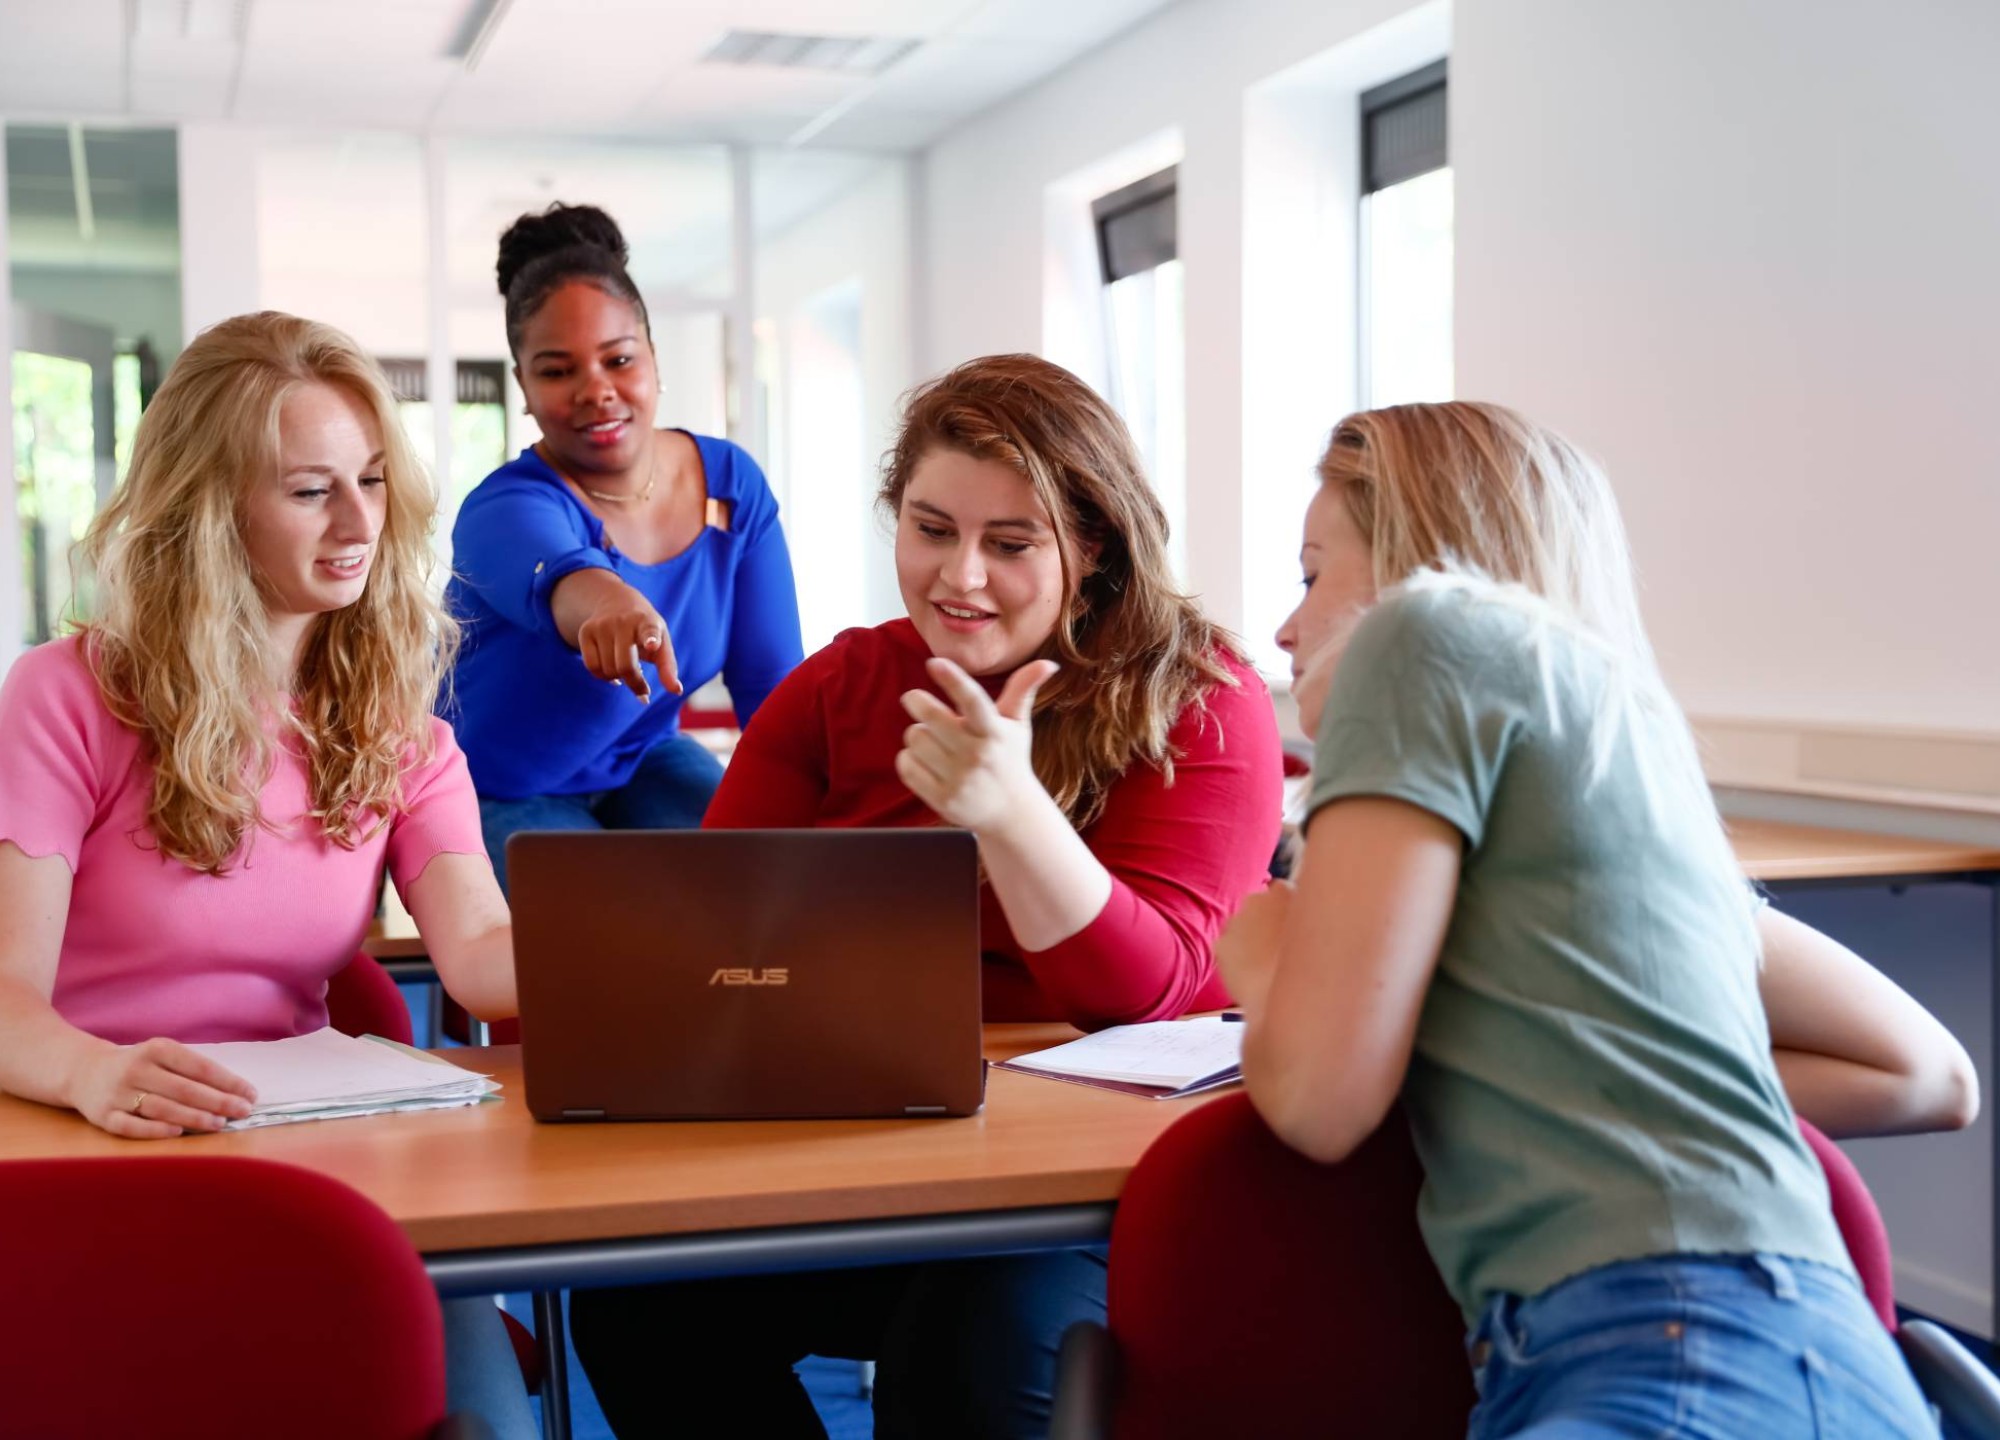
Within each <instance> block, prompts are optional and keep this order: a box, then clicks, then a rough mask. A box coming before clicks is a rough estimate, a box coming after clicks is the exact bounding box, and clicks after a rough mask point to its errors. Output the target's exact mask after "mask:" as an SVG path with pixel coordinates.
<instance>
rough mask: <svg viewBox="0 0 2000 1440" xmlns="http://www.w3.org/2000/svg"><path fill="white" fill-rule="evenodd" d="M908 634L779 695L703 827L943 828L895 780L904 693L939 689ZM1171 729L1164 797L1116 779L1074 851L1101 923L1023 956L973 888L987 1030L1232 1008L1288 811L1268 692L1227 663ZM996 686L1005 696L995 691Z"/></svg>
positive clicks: (876, 643)
mask: <svg viewBox="0 0 2000 1440" xmlns="http://www.w3.org/2000/svg"><path fill="white" fill-rule="evenodd" d="M929 658H930V650H929V647H927V646H926V645H925V644H924V642H923V640H922V639H921V638H920V637H919V636H918V634H917V630H916V627H915V626H914V625H912V624H911V623H910V622H909V621H908V620H892V621H890V622H889V623H888V624H886V625H880V626H877V627H876V628H874V629H872V630H848V631H846V632H844V633H842V634H841V635H839V636H837V637H835V639H834V641H833V643H832V644H830V645H828V646H827V647H826V648H825V649H824V650H821V651H820V652H818V653H817V654H815V655H812V656H809V657H808V658H807V659H806V661H805V663H803V664H802V665H800V666H799V667H798V668H797V669H796V670H794V671H793V672H792V673H791V675H790V676H788V677H787V678H786V679H785V680H784V681H783V682H782V683H781V684H780V685H779V686H778V688H777V689H776V690H774V691H773V692H772V693H771V696H770V698H769V699H767V700H766V701H765V702H764V704H763V706H762V708H760V709H759V710H758V712H757V715H756V718H755V719H754V720H753V721H752V722H751V724H750V727H749V729H747V730H746V731H745V732H744V734H743V739H742V743H741V744H739V745H738V746H737V747H736V753H735V755H734V756H733V757H731V759H730V762H729V768H728V770H727V771H725V772H724V774H723V778H722V788H721V789H719V790H718V791H716V794H715V799H714V801H713V802H712V803H711V804H710V805H709V808H708V816H707V819H706V821H705V822H704V823H705V824H706V825H708V826H709V827H711V828H718V829H738V830H740V829H804V828H811V827H817V826H823V825H824V826H917V825H935V824H937V823H938V817H937V814H936V812H935V811H933V810H932V809H931V808H930V807H929V806H927V805H925V804H924V803H923V802H922V801H921V800H919V799H917V797H916V796H915V795H913V794H911V793H910V791H909V789H908V787H906V786H905V785H904V784H903V782H902V781H901V780H899V779H898V778H897V777H896V768H895V761H896V753H897V751H899V750H900V749H901V748H902V743H903V731H904V729H905V728H906V727H907V726H908V725H909V723H910V721H909V717H908V716H907V715H906V714H905V713H904V712H903V707H902V705H901V703H900V700H899V697H900V696H901V695H902V694H903V693H904V692H905V691H907V690H915V689H924V690H929V691H931V692H932V693H933V694H937V693H938V690H937V687H936V686H935V685H934V684H932V682H931V679H930V676H929V675H928V674H927V673H926V672H925V670H924V661H926V660H927V659H929ZM1226 663H1227V664H1228V666H1229V669H1230V671H1231V672H1232V673H1233V674H1234V675H1235V676H1236V679H1237V682H1238V683H1237V685H1235V686H1234V687H1232V686H1228V685H1217V686H1215V687H1213V688H1212V689H1211V690H1210V691H1209V692H1208V694H1207V696H1206V697H1205V704H1202V705H1190V706H1189V707H1188V709H1187V710H1186V711H1185V712H1183V714H1182V715H1181V716H1180V718H1179V720H1178V721H1177V722H1176V723H1175V725H1174V728H1173V731H1172V736H1171V739H1172V743H1173V746H1174V749H1175V751H1176V753H1177V757H1178V758H1176V759H1175V761H1174V779H1173V783H1172V784H1171V785H1169V784H1167V783H1166V780H1165V778H1164V776H1163V775H1162V773H1161V772H1160V770H1159V769H1158V768H1157V767H1155V766H1152V765H1144V764H1142V765H1135V766H1133V767H1132V768H1131V769H1130V770H1128V771H1126V773H1125V774H1124V776H1122V777H1121V778H1120V779H1119V780H1118V781H1117V783H1116V784H1114V785H1113V786H1112V788H1111V791H1110V793H1109V794H1108V795H1107V796H1106V797H1105V804H1104V813H1103V814H1102V815H1100V816H1099V817H1098V819H1097V820H1096V822H1095V823H1093V824H1092V825H1091V826H1090V828H1089V829H1087V830H1085V831H1084V832H1083V839H1084V843H1085V844H1087V845H1088V846H1089V847H1090V851H1091V853H1092V854H1093V855H1095V856H1096V857H1097V858H1098V860H1099V861H1100V862H1101V863H1102V864H1103V866H1104V868H1105V869H1106V870H1109V871H1110V872H1111V898H1110V899H1109V900H1108V901H1106V902H1105V906H1104V909H1103V910H1102V911H1101V912H1100V913H1099V914H1098V916H1097V918H1096V919H1095V920H1093V921H1091V922H1090V924H1088V925H1086V926H1085V927H1084V928H1083V929H1082V930H1080V931H1078V932H1077V933H1076V934H1075V935H1072V936H1071V937H1070V938H1069V939H1067V940H1064V941H1062V942H1060V943H1058V944H1056V945H1053V946H1051V947H1050V948H1048V949H1047V950H1036V951H1030V950H1023V949H1022V948H1021V946H1020V944H1019V942H1017V941H1016V940H1015V939H1014V933H1013V931H1012V929H1011V928H1010V927H1009V926H1008V924H1007V917H1006V915H1005V914H1004V913H1003V912H1002V911H1001V909H1000V905H999V902H998V901H997V900H996V899H995V898H994V896H993V892H992V890H991V888H990V887H989V886H986V885H984V884H982V885H981V887H980V895H979V924H980V931H979V933H980V948H981V950H982V951H983V952H984V953H985V959H986V967H985V975H984V992H985V1013H986V1018H987V1019H988V1020H1067V1021H1069V1022H1070V1023H1071V1024H1074V1025H1078V1026H1081V1027H1083V1028H1085V1029H1095V1028H1098V1027H1101V1026H1105V1025H1122V1024H1129V1023H1132V1022H1135V1021H1140V1020H1161V1019H1168V1018H1171V1017H1173V1016H1177V1015H1182V1014H1185V1013H1186V1012H1188V1011H1190V1010H1203V1009H1212V1008H1214V1007H1217V1006H1221V1005H1226V1004H1228V1003H1229V1001H1228V996H1227V994H1226V992H1225V991H1224V989H1223V986H1222V981H1221V978H1220V977H1219V976H1218V975H1217V974H1216V971H1215V937H1216V935H1217V934H1218V933H1220V931H1221V929H1222V927H1223V925H1224V923H1225V922H1226V921H1227V920H1228V919H1229V917H1230V915H1232V914H1233V913H1234V912H1235V910H1236V907H1237V905H1238V904H1239V903H1240V902H1241V901H1242V899H1243V897H1244V896H1245V895H1247V894H1248V893H1249V892H1250V891H1252V890H1254V889H1256V888H1257V887H1258V886H1259V885H1261V884H1262V883H1263V881H1264V877H1265V875H1266V873H1267V870H1268V867H1269V864H1270V860H1271V853H1272V851H1273V850H1274V849H1275V848H1276V845H1277V840H1278V823H1279V817H1280V811H1281V809H1282V804H1283V802H1282V799H1281V795H1280V789H1281V783H1282V782H1281V778H1280V775H1281V765H1282V761H1281V758H1280V753H1279V748H1278V727H1277V720H1276V717H1275V715H1274V713H1273V711H1272V708H1271V697H1270V693H1269V692H1268V691H1267V690H1266V689H1265V688H1264V682H1263V681H1262V680H1260V679H1259V678H1258V677H1257V675H1256V673H1255V672H1254V671H1252V670H1250V669H1249V668H1248V667H1246V666H1244V665H1241V664H1239V663H1238V662H1237V661H1236V660H1234V659H1233V658H1229V659H1227V660H1226ZM996 688H997V682H996Z"/></svg>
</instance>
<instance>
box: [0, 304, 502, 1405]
mask: <svg viewBox="0 0 2000 1440" xmlns="http://www.w3.org/2000/svg"><path fill="white" fill-rule="evenodd" d="M435 505H436V502H435V498H434V495H433V493H432V491H431V487H430V484H429V481H428V479H427V478H426V476H425V475H424V472H423V470H422V469H421V468H420V467H419V466H418V465H417V463H416V461H415V458H414V457H413V456H412V455H411V453H410V450H409V447H408V444H407V442H405V441H404V439H403V437H402V430H401V427H400V426H399V425H398V423H397V421H396V416H395V409H394V402H393V400H392V399H391V396H390V394H389V390H388V387H387V385H386V384H385V383H384V381H383V379H382V377H381V373H380V371H378V370H377V369H376V367H375V365H374V364H373V362H371V361H370V360H368V359H367V357H366V356H365V355H363V354H362V353H361V352H360V351H359V350H358V349H357V348H356V347H355V345H354V343H353V342H352V341H351V340H349V339H348V338H347V337H346V336H344V335H342V334H341V333H340V332H338V331H336V330H333V329H331V328H329V327H327V326H324V325H317V324H314V323H312V322H310V321H305V320H299V319H295V318H293V317H291V316H289V315H279V314H276V313H271V312H266V313H264V314H260V315H245V316H239V317H237V318H236V319H233V320H228V321H224V322H223V323H222V324H220V325H217V326H216V327H214V328H213V329H211V330H208V331H205V332H203V334H202V335H201V336H200V337H199V338H197V339H196V340H195V342H194V343H193V344H192V345H190V346H189V347H188V348H187V350H186V351H185V352H184V353H183V354H182V355H181V357H180V359H179V360H178V361H176V362H175V364H174V367H173V369H172V371H171V372H170V373H169V374H168V376H167V379H166V381H165V383H164V384H162V385H161V387H160V390H159V393H158V394H157V395H156V396H155V397H154V400H153V403H152V405H151V406H150V407H149V408H148V409H147V411H146V414H145V417H144V418H143V419H142V420H141V422H140V424H139V430H138V435H137V436H136V438H135V440H134V442H133V449H132V467H131V473H130V475H129V477H128V478H127V480H126V482H125V484H124V486H123V488H122V489H120V491H119V492H118V494H117V495H116V496H115V497H114V498H113V500H112V502H111V504H110V505H109V506H107V507H106V508H105V510H104V512H103V514H102V515H100V516H99V517H98V520H97V522H96V524H95V525H94V526H93V527H92V529H91V532H90V536H89V538H88V540H87V541H86V546H87V548H88V551H89V553H90V555H91V558H92V559H93V561H94V562H95V564H96V568H97V574H98V585H99V599H98V604H99V608H100V610H101V612H102V615H101V618H100V619H98V620H96V621H95V622H93V623H91V624H89V625H86V626H84V627H83V628H82V629H81V630H80V631H79V633H78V634H76V635H73V636H70V637H68V638H66V639H63V640H59V641H56V642H53V643H51V644H48V645H44V646H42V647H40V648H39V649H37V650H33V651H31V652H29V653H28V654H27V655H25V656H23V657H22V658H21V659H20V660H19V661H17V662H16V663H15V665H14V667H13V669H12V671H11V673H10V674H9V675H8V676H7V678H6V682H5V685H4V686H0V1090H6V1091H8V1092H9V1093H11V1094H14V1095H18V1096H22V1097H24V1098H26V1099H29V1100H37V1101H40V1102H42V1103H43V1104H47V1105H59V1106H67V1107H69V1108H72V1109H75V1110H77V1111H79V1112H80V1113H81V1114H82V1115H83V1117H84V1118H85V1119H87V1120H89V1121H90V1122H91V1123H92V1124H93V1125H96V1126H99V1127H100V1128H102V1129H104V1130H108V1131H110V1132H111V1133H112V1134H114V1135H122V1136H128V1137H131V1138H133V1139H146V1140H156V1139H164V1138H167V1137H169V1136H174V1135H180V1134H183V1133H184V1132H186V1131H190V1130H197V1131H198V1130H218V1129H220V1128H222V1126H223V1125H224V1124H225V1123H226V1122H227V1121H228V1120H229V1119H231V1118H232V1117H236V1116H241V1115H244V1114H246V1113H247V1112H248V1110H249V1108H250V1103H251V1101H252V1100H253V1099H254V1098H255V1096H254V1095H253V1094H252V1092H251V1088H250V1086H249V1085H248V1084H247V1083H245V1082H244V1081H243V1080H242V1079H241V1078H240V1077H238V1076H236V1075H234V1074H232V1073H230V1072H229V1071H228V1070H226V1069H224V1068H223V1067H222V1066H220V1065H218V1064H215V1063H214V1062H212V1061H209V1060H207V1059H204V1058H203V1057H201V1056H199V1055H197V1054H195V1053H194V1052H193V1051H191V1050H190V1049H188V1045H189V1044H190V1043H199V1042H202V1041H214V1040H270V1039H277V1038H280V1037H283V1036H288V1035H297V1034H302V1033H305V1032H308V1031H311V1030H315V1029H318V1028H319V1027H321V1026H323V1025H324V1024H325V1023H326V986H327V981H328V979H329V978H330V977H331V976H332V975H333V974H334V972H335V971H337V970H339V969H340V968H341V967H342V966H344V965H346V964H347V963H348V961H349V960H351V959H352V958H353V956H354V953H355V950H356V949H357V948H358V946H359V945H360V942H361V938H362V934H363V932H364V930H365V929H366V928H367V924H368V918H369V915H370V914H371V913H372V911H373V909H374V905H375V896H376V892H377V890H378V888H379V886H380V883H381V879H382V874H383V870H384V867H385V866H386V867H387V869H388V873H389V874H390V876H391V877H392V878H393V879H394V880H395V882H396V887H397V889H398V890H399V891H400V892H401V894H402V896H403V898H404V900H405V901H406V903H407V904H408V906H409V909H410V912H411V914H412V915H413V916H414V917H415V918H416V921H417V925H418V928H419V929H420V930H421V931H422V933H423V937H424V940H425V942H426V946H427V948H428V950H429V953H430V955H431V957H432V959H433V960H434V961H435V962H436V965H437V968H438V974H439V975H440V977H441V978H442V979H443V981H444V984H445V986H446V988H447V989H449V990H450V991H451V992H452V994H454V995H455V996H457V997H458V999H459V1000H460V1001H461V1002H462V1003H463V1004H464V1005H465V1006H466V1007H467V1008H468V1009H469V1010H471V1011H472V1012H473V1013H474V1014H477V1015H481V1016H484V1017H488V1018H498V1017H501V1016H507V1015H512V1014H513V1013H514V963H513V933H512V930H511V928H510V925H509V919H508V913H507V906H506V903H505V901H503V900H502V899H501V896H500V889H499V886H498V885H497V884H496V883H495V882H494V879H493V870H492V866H491V865H490V864H489V862H488V861H487V859H486V855H485V850H484V846H483V845H482V844H481V841H480V833H479V814H478V808H477V804H476V802H475V800H474V798H473V792H472V785H471V782H470V780H469V779H468V777H467V774H466V768H465V760H464V757H463V756H461V755H460V754H459V751H458V748H457V746H456V745H455V744H454V743H453V741H452V737H451V732H450V731H449V730H448V729H446V728H445V727H444V725H443V724H442V723H441V722H439V721H437V720H435V719H433V718H432V716H431V705H432V701H433V698H434V696H435V693H436V689H437V681H438V676H439V674H440V673H441V671H442V667H443V666H444V665H445V664H446V663H448V661H449V659H450V656H451V651H452V643H453V640H454V632H453V627H452V625H451V622H450V620H449V619H448V618H447V617H446V616H445V615H444V613H443V612H442V610H441V609H440V608H439V606H438V604H437V602H436V601H435V600H434V599H433V598H432V596H431V593H430V590H429V589H428V587H427V583H426V581H427V577H428V574H429V571H430V566H431V556H430V546H429V537H428V532H429V529H430V525H431V519H432V515H433V512H434V510H435ZM471 1303H472V1304H473V1305H478V1304H480V1303H482V1302H471ZM463 1308H464V1307H463V1306H462V1305H459V1304H454V1306H452V1307H448V1309H449V1310H452V1311H460V1310H463ZM484 1308H485V1314H484V1316H479V1315H477V1314H476V1313H474V1312H471V1311H466V1312H465V1313H463V1314H458V1315H453V1316H450V1317H448V1324H447V1334H448V1336H449V1337H450V1339H451V1342H452V1346H453V1351H454V1353H453V1357H452V1358H453V1363H452V1364H451V1366H450V1367H449V1368H450V1369H451V1370H452V1372H453V1374H454V1377H455V1379H454V1386H453V1389H454V1396H455V1397H458V1396H459V1394H460V1386H459V1384H458V1380H459V1379H461V1378H462V1375H461V1372H462V1371H463V1369H464V1368H465V1367H464V1366H463V1364H462V1361H463V1360H464V1359H465V1358H466V1357H465V1355H464V1354H463V1350H464V1348H465V1345H466V1343H467V1341H466V1339H465V1337H466V1336H467V1335H468V1334H482V1335H484V1334H493V1333H497V1330H498V1326H497V1321H495V1320H494V1314H493V1309H492V1306H491V1305H485V1307H484ZM482 1320H483V1322H484V1324H483V1325H478V1324H477V1322H479V1321H482ZM473 1343H490V1342H487V1341H478V1342H473ZM514 1391H515V1397H516V1400H517V1402H518V1406H517V1408H518V1412H519V1413H518V1417H510V1416H508V1415H506V1414H505V1413H504V1412H503V1413H502V1414H500V1415H492V1414H491V1413H490V1411H489V1418H493V1419H496V1420H499V1421H501V1422H502V1428H506V1429H512V1428H516V1427H514V1426H510V1425H508V1424H506V1423H505V1422H506V1421H507V1420H508V1419H510V1418H519V1419H525V1418H526V1404H525V1400H524V1399H521V1398H520V1396H521V1386H520V1383H519V1377H518V1374H516V1375H515V1377H514ZM477 1408H481V1409H487V1407H485V1406H483V1405H481V1406H478V1407H477Z"/></svg>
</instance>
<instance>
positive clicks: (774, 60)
mask: <svg viewBox="0 0 2000 1440" xmlns="http://www.w3.org/2000/svg"><path fill="white" fill-rule="evenodd" d="M917 43H918V42H916V41H915V40H911V39H907V38H903V37H899V36H883V35H797V34H789V33H786V32H782V31H775V30H731V31H729V32H728V33H727V34H725V35H724V36H723V37H722V38H721V39H720V40H718V41H716V42H715V44H713V45H711V46H709V48H708V49H707V50H706V51H705V52H703V54H702V57H701V59H702V63H703V64H706V65H754V66H762V67H766V68H770V69H778V70H829V71H833V72H834V73H836V74H841V75H879V74H881V73H882V72H883V71H884V70H887V69H888V68H889V67H890V66H891V65H894V64H895V63H896V62H897V61H898V60H900V59H902V58H903V57H904V56H905V55H907V54H909V53H910V52H911V51H912V50H914V49H916V48H917Z"/></svg>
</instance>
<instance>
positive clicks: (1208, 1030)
mask: <svg viewBox="0 0 2000 1440" xmlns="http://www.w3.org/2000/svg"><path fill="white" fill-rule="evenodd" d="M1242 1060H1243V1026H1242V1025H1241V1024H1239V1023H1237V1022H1236V1021H1235V1020H1234V1019H1233V1018H1232V1019H1229V1020H1223V1019H1221V1018H1219V1017H1216V1016H1207V1017H1204V1018H1202V1019H1198V1020H1155V1021H1153V1022H1152V1023H1150V1024H1146V1025H1115V1026H1113V1027H1112V1028H1111V1029H1109V1030H1100V1031H1098V1032H1097V1033H1096V1034H1095V1035H1086V1036H1084V1037H1083V1038H1082V1039H1081V1040H1072V1041H1070V1042H1069V1043H1068V1044H1067V1045H1057V1046H1055V1047H1053V1048H1052V1049H1048V1050H1037V1051H1035V1052H1034V1053H1032V1054H1029V1055H1016V1056H1015V1057H1014V1058H1013V1059H1012V1060H1003V1061H1001V1062H1000V1064H999V1068H1000V1069H1002V1070H1019V1071H1022V1072H1023V1073H1025V1074H1029V1075H1046V1076H1048V1077H1049V1078H1050V1079H1051V1080H1068V1081H1071V1082H1073V1083H1075V1084H1078V1085H1096V1086H1099V1087H1101V1088H1102V1089H1106V1090H1123V1091H1125V1092H1126V1093H1128V1094H1132V1095H1150V1096H1152V1097H1153V1098H1154V1099H1155V1100H1174V1099H1178V1098H1179V1097H1181V1096H1183V1095H1196V1094H1199V1093H1200V1092H1202V1091H1203V1090H1213V1089H1215V1088H1216V1087H1217V1086H1218V1085H1229V1084H1233V1083H1234V1082H1235V1081H1237V1080H1239V1079H1241V1078H1242Z"/></svg>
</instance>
